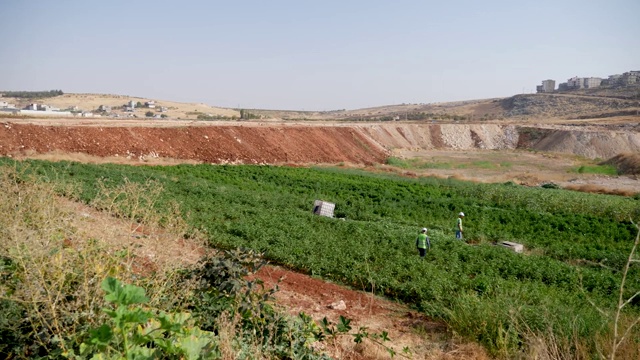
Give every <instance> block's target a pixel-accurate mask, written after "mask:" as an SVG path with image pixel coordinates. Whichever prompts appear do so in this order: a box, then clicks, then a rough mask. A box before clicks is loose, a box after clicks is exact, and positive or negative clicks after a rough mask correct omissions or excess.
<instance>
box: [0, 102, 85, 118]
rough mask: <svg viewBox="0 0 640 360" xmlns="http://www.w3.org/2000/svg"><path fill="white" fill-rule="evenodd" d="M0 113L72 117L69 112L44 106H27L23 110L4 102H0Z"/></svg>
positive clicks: (34, 104)
mask: <svg viewBox="0 0 640 360" xmlns="http://www.w3.org/2000/svg"><path fill="white" fill-rule="evenodd" d="M0 111H4V112H10V113H12V114H18V115H35V116H72V115H73V113H72V112H71V111H60V109H58V108H56V107H53V106H49V105H44V104H36V103H33V104H29V105H27V106H26V107H24V109H18V108H17V107H16V106H15V105H14V104H9V103H8V102H6V101H0Z"/></svg>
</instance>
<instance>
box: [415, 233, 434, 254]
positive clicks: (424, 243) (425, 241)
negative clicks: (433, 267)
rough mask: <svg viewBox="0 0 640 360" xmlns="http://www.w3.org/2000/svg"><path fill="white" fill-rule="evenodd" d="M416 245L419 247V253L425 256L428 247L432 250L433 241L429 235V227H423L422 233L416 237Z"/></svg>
mask: <svg viewBox="0 0 640 360" xmlns="http://www.w3.org/2000/svg"><path fill="white" fill-rule="evenodd" d="M416 247H417V248H418V254H420V257H421V258H423V257H424V256H425V255H426V254H427V249H429V250H431V241H429V237H428V236H427V228H422V230H420V234H419V235H418V238H417V239H416Z"/></svg>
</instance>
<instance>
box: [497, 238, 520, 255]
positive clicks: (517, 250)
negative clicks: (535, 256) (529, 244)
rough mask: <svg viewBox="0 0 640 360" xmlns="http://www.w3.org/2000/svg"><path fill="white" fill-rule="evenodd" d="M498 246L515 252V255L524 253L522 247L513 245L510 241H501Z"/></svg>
mask: <svg viewBox="0 0 640 360" xmlns="http://www.w3.org/2000/svg"><path fill="white" fill-rule="evenodd" d="M500 245H502V246H504V247H506V248H509V249H511V250H513V251H515V252H517V253H521V252H523V251H524V245H522V244H518V243H514V242H511V241H503V242H501V243H500Z"/></svg>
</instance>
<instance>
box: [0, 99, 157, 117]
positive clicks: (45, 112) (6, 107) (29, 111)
mask: <svg viewBox="0 0 640 360" xmlns="http://www.w3.org/2000/svg"><path fill="white" fill-rule="evenodd" d="M140 105H141V104H140V103H136V102H135V101H133V100H132V101H129V102H127V103H126V104H125V105H123V106H122V110H124V111H125V112H128V113H130V114H129V116H134V115H133V114H131V113H133V112H134V109H135V108H136V106H138V107H139V106H140ZM143 107H144V108H147V109H155V108H156V103H155V102H154V101H153V100H151V101H147V102H145V103H144V105H143ZM111 110H112V109H111V106H109V105H100V106H99V107H98V112H99V113H101V114H102V115H105V114H107V115H108V114H110V115H111V116H113V117H117V116H118V115H117V114H114V113H112V111H111ZM158 110H159V111H160V112H162V113H164V112H167V108H166V107H164V106H161V107H158ZM0 111H1V112H9V113H11V114H15V115H27V116H38V117H39V116H61V117H71V116H81V117H94V116H96V117H99V116H101V114H94V113H93V112H91V111H81V110H80V109H79V108H78V107H77V106H74V107H72V108H69V109H65V110H64V111H62V110H60V109H59V108H56V107H53V106H50V105H45V104H37V103H32V104H29V105H27V106H25V107H24V108H17V107H16V106H15V105H14V104H10V103H8V102H6V101H0ZM162 116H163V115H159V114H158V115H156V116H155V117H158V118H160V117H162ZM164 116H165V117H166V115H164Z"/></svg>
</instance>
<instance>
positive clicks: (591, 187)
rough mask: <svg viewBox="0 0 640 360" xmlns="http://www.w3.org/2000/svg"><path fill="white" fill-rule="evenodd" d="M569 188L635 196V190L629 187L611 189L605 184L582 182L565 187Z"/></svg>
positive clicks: (588, 191) (596, 192)
mask: <svg viewBox="0 0 640 360" xmlns="http://www.w3.org/2000/svg"><path fill="white" fill-rule="evenodd" d="M564 188H565V189H567V190H574V191H580V192H586V193H593V194H607V195H620V196H634V195H635V194H636V192H635V191H632V190H628V189H611V188H606V187H603V186H598V185H593V184H581V185H567V186H565V187H564Z"/></svg>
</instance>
